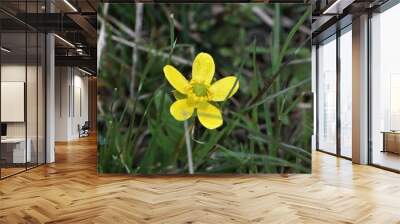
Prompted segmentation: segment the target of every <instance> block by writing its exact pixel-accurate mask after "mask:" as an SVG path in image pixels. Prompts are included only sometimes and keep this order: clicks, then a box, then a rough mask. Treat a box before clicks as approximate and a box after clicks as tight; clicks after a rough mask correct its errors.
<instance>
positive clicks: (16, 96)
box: [1, 32, 31, 177]
mask: <svg viewBox="0 0 400 224" xmlns="http://www.w3.org/2000/svg"><path fill="white" fill-rule="evenodd" d="M1 44H2V47H3V49H7V50H6V51H5V50H2V51H1V54H2V56H1V124H2V139H1V161H2V170H1V173H2V177H5V176H9V175H12V174H15V173H17V172H21V171H23V170H25V166H26V162H27V161H28V162H30V159H31V151H30V142H29V143H28V144H26V143H27V142H26V122H25V121H26V119H25V91H26V74H27V73H26V71H27V70H26V69H27V67H26V33H25V32H20V33H11V32H7V33H5V32H3V33H2V34H1ZM27 146H28V147H27ZM27 149H28V150H27Z"/></svg>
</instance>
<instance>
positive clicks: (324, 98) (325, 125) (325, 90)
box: [318, 37, 336, 153]
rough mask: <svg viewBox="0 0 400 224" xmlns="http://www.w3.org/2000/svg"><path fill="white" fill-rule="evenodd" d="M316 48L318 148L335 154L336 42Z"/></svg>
mask: <svg viewBox="0 0 400 224" xmlns="http://www.w3.org/2000/svg"><path fill="white" fill-rule="evenodd" d="M332 39H333V40H332V41H329V42H327V43H325V44H323V45H320V46H319V48H318V148H319V149H320V150H323V151H327V152H330V153H336V40H335V38H334V37H333V38H332Z"/></svg>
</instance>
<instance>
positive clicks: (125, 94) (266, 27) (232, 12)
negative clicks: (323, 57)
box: [97, 3, 313, 174]
mask: <svg viewBox="0 0 400 224" xmlns="http://www.w3.org/2000/svg"><path fill="white" fill-rule="evenodd" d="M98 18H99V24H98V34H99V37H98V42H99V48H98V51H99V53H98V54H99V59H98V60H99V75H98V84H97V85H98V171H99V172H100V173H129V174H185V173H188V164H187V155H186V145H185V138H184V125H183V122H179V121H176V120H175V119H174V118H173V117H172V116H171V115H170V113H169V107H170V105H171V104H172V102H173V101H174V100H175V99H174V97H173V94H172V90H173V88H172V87H171V86H170V85H169V84H168V82H167V81H166V80H165V78H164V74H163V71H162V68H163V66H164V65H166V64H172V65H173V66H174V67H176V68H177V69H179V70H180V71H181V72H182V73H183V74H184V75H185V76H186V78H187V79H188V80H190V78H191V63H192V61H193V59H194V57H195V55H196V54H197V53H199V52H207V53H209V54H211V55H212V56H213V58H214V61H215V63H216V74H215V76H214V79H216V80H218V79H220V78H222V77H224V76H228V75H235V76H236V77H238V78H239V82H240V88H239V91H238V92H237V93H236V94H235V95H234V97H233V98H231V99H230V100H228V101H226V102H224V103H223V105H222V111H223V119H224V125H223V126H221V127H220V128H218V129H216V130H207V129H205V128H203V127H202V126H201V125H200V124H199V122H198V120H197V118H195V117H192V118H191V119H190V120H189V129H190V132H191V136H190V138H191V140H190V142H191V146H192V151H193V162H194V169H195V173H249V174H256V173H310V172H311V135H312V130H313V127H312V125H313V122H312V113H313V109H312V94H311V60H310V57H311V53H310V52H311V41H310V35H311V34H310V23H311V16H310V9H309V6H308V5H299V4H262V3H248V4H144V5H143V4H109V5H107V4H103V5H101V6H100V9H99V15H98Z"/></svg>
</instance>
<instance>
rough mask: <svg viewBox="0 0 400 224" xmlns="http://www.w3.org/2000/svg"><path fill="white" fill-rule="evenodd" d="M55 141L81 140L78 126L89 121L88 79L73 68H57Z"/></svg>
mask: <svg viewBox="0 0 400 224" xmlns="http://www.w3.org/2000/svg"><path fill="white" fill-rule="evenodd" d="M55 85H56V91H55V120H56V121H55V124H56V132H55V140H56V141H69V140H73V139H77V138H79V132H78V125H81V126H82V125H83V124H84V123H85V121H88V78H87V77H86V76H84V73H82V72H81V71H79V70H78V69H76V68H72V67H56V84H55Z"/></svg>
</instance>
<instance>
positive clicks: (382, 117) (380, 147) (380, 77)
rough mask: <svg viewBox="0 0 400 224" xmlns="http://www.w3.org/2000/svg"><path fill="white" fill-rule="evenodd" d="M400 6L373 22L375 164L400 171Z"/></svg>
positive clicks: (372, 112) (372, 110)
mask: <svg viewBox="0 0 400 224" xmlns="http://www.w3.org/2000/svg"><path fill="white" fill-rule="evenodd" d="M399 21H400V5H396V6H394V7H392V8H390V9H388V10H386V11H384V12H382V13H380V14H376V15H374V16H373V17H372V18H371V29H372V32H371V35H372V37H371V41H372V42H371V60H372V61H371V69H372V70H371V84H370V85H371V93H370V96H371V97H370V104H371V106H370V108H371V111H370V120H371V125H370V128H371V130H370V133H371V141H372V148H371V155H370V156H371V157H372V163H373V164H375V165H379V166H384V167H387V168H391V169H395V170H400V103H399V102H400V100H399V96H400V63H399V59H398V53H399V52H400V43H399V39H400V30H399V29H397V28H396V27H398V22H399Z"/></svg>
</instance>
